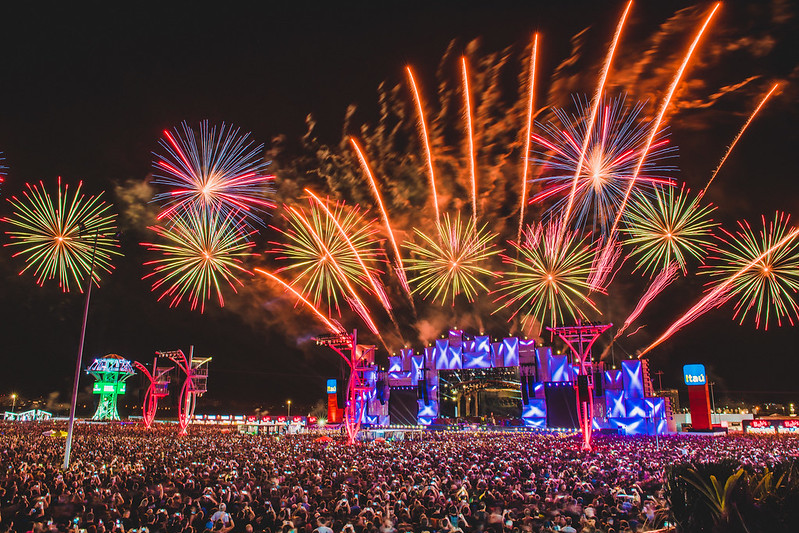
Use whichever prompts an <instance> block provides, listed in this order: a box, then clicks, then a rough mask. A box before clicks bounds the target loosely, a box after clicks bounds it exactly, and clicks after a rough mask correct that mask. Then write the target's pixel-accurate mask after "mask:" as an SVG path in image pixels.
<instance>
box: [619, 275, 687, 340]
mask: <svg viewBox="0 0 799 533" xmlns="http://www.w3.org/2000/svg"><path fill="white" fill-rule="evenodd" d="M677 272H679V266H678V265H677V263H671V264H670V265H668V266H666V268H664V269H663V270H661V271H660V273H659V274H658V275H657V276H655V279H653V280H652V283H650V284H649V287H648V288H647V289H646V292H645V293H644V295H643V296H642V297H641V299H640V300H639V301H638V304H637V305H636V306H635V309H633V310H632V312H631V313H630V316H628V317H627V318H626V319H625V320H624V324H623V325H622V327H620V328H619V331H618V332H616V336H614V337H613V340H616V339H618V338H619V336H621V334H622V333H624V331H625V330H626V329H627V328H629V327H630V324H632V323H633V322H635V321H636V320H637V319H638V317H639V316H641V313H643V312H644V309H646V306H647V305H649V304H650V302H652V300H654V299H655V297H656V296H657V295H658V294H660V293H661V292H663V289H665V288H666V287H668V286H669V285H671V283H672V282H673V281H674V280H676V279H677Z"/></svg>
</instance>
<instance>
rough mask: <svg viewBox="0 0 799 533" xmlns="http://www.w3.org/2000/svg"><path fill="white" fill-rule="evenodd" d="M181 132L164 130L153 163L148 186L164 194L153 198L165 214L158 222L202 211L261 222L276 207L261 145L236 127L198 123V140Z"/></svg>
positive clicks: (190, 132) (184, 129)
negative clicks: (162, 189) (161, 189)
mask: <svg viewBox="0 0 799 533" xmlns="http://www.w3.org/2000/svg"><path fill="white" fill-rule="evenodd" d="M181 129H182V136H181V132H180V131H178V130H177V129H175V130H174V131H172V132H170V131H167V130H165V131H164V138H163V139H161V141H160V143H159V144H160V145H161V148H162V149H163V150H164V152H163V153H162V154H157V153H156V154H153V155H154V156H155V157H156V161H155V162H154V163H153V166H154V167H155V172H154V179H153V183H155V184H158V185H164V186H165V187H167V189H168V190H167V191H165V192H162V193H159V194H157V195H156V196H155V198H154V201H156V202H159V203H160V204H161V205H162V206H163V207H165V209H164V211H162V212H161V214H160V215H159V217H158V218H159V219H162V218H165V217H171V216H172V215H173V214H175V213H179V212H180V211H185V210H190V209H192V208H203V209H212V210H218V211H221V212H222V213H224V214H228V215H230V214H233V213H237V212H243V213H246V214H247V219H252V220H254V221H256V222H258V223H259V224H262V223H263V220H262V219H261V218H260V216H259V213H263V212H265V211H267V210H269V209H272V208H274V207H275V204H274V203H273V202H272V201H271V200H269V189H270V185H271V183H272V180H273V179H274V177H273V176H270V175H267V174H266V163H265V161H264V159H263V145H258V146H255V145H254V143H253V142H252V141H250V140H249V135H250V134H249V133H245V134H240V133H239V131H240V130H239V129H237V128H232V127H228V126H225V125H224V124H222V126H220V127H219V129H217V127H216V126H213V127H211V126H209V124H208V121H207V120H206V121H203V122H201V123H200V132H199V137H197V136H196V135H195V133H194V131H193V130H192V129H191V128H190V127H189V126H188V124H187V123H185V122H184V123H183V124H182V128H181Z"/></svg>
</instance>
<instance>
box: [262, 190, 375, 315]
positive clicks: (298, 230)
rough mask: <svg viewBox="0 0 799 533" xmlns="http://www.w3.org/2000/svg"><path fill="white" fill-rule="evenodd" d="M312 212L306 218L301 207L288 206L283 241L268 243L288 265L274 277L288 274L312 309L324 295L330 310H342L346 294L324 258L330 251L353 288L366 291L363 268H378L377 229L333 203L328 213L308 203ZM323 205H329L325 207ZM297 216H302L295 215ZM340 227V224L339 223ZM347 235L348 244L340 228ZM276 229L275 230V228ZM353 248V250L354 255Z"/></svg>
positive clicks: (356, 210) (355, 211) (334, 271)
mask: <svg viewBox="0 0 799 533" xmlns="http://www.w3.org/2000/svg"><path fill="white" fill-rule="evenodd" d="M309 202H310V205H309V207H310V209H309V211H308V213H307V215H305V214H302V213H303V212H302V211H301V210H300V208H299V207H294V208H289V207H286V208H285V210H286V213H287V214H286V215H285V218H286V222H287V224H288V226H287V228H286V229H285V230H284V231H281V230H277V231H281V233H282V234H283V236H284V237H285V242H284V243H278V242H272V243H270V244H273V245H274V246H275V247H274V248H273V249H271V250H270V251H269V253H272V254H276V256H277V259H278V260H281V261H288V262H289V263H288V264H287V265H286V266H283V267H281V268H279V269H278V270H277V271H276V273H278V274H280V273H283V272H289V271H290V272H291V273H292V276H293V279H292V280H291V283H292V285H297V284H298V283H299V284H302V285H303V288H302V290H303V292H304V293H305V294H309V295H312V298H313V301H314V305H315V306H317V307H318V306H319V305H320V303H321V301H322V298H323V296H324V297H325V300H326V303H327V306H328V308H329V309H331V310H332V309H334V308H335V309H336V310H338V311H339V313H340V312H341V311H340V308H339V300H338V294H339V292H341V293H346V290H347V289H346V288H345V287H344V286H343V284H342V282H341V280H340V279H339V276H338V271H337V270H336V268H335V266H334V264H333V262H332V261H331V260H330V259H331V258H330V257H328V252H329V254H330V256H332V258H333V259H335V262H336V264H337V265H338V266H339V267H340V269H341V271H342V272H343V273H344V274H345V275H346V276H347V279H349V280H350V282H352V283H354V284H355V285H357V286H360V287H363V288H365V289H367V290H368V289H369V284H368V283H366V282H365V281H364V279H363V277H362V276H361V273H362V270H361V269H362V267H361V264H362V263H363V264H366V263H368V265H369V266H368V267H363V268H367V270H368V271H372V270H375V269H376V268H377V266H376V263H378V261H379V251H378V243H377V241H376V238H375V237H376V235H377V228H376V227H375V226H374V223H373V222H372V221H371V220H368V219H367V218H366V217H365V215H364V214H362V213H361V212H360V210H359V209H357V208H350V209H347V206H346V205H345V204H344V203H343V202H342V203H336V204H335V207H334V208H333V210H332V212H331V215H332V217H331V216H330V215H328V214H327V211H329V209H327V210H324V209H320V208H318V207H317V205H318V204H316V203H315V202H314V201H313V200H312V199H310V200H309ZM325 207H327V206H325ZM298 213H301V214H302V216H303V217H304V218H300V216H298V215H297V214H298ZM307 223H310V226H312V227H313V228H314V231H315V233H316V235H318V236H319V238H320V239H321V240H322V242H323V243H324V246H320V245H319V243H318V241H317V239H316V237H315V236H314V235H313V234H311V233H310V232H309V231H308V230H307V227H308V225H307ZM337 223H338V224H337ZM338 226H341V229H342V231H343V232H344V233H345V234H346V235H347V236H348V237H347V240H348V241H349V242H347V240H344V239H342V238H341V233H340V230H339V227H338ZM275 229H277V228H275ZM352 248H355V249H356V252H355V253H354V254H353V253H352Z"/></svg>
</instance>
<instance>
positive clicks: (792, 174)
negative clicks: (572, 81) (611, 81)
mask: <svg viewBox="0 0 799 533" xmlns="http://www.w3.org/2000/svg"><path fill="white" fill-rule="evenodd" d="M16 4H17V5H13V6H11V5H8V4H7V3H6V4H4V5H3V7H2V8H0V50H2V55H0V74H1V75H2V83H1V84H0V151H2V152H3V154H4V157H5V165H6V166H8V167H9V170H8V173H7V176H6V180H5V183H4V184H3V186H2V190H0V196H2V203H0V216H7V215H8V214H9V207H10V206H9V204H8V202H6V201H5V198H7V197H10V196H11V195H13V194H18V193H19V192H20V191H22V190H23V188H24V184H25V183H26V182H38V181H39V180H44V182H45V184H46V185H47V186H48V189H50V190H53V189H54V185H55V180H56V177H57V176H62V177H63V179H64V180H66V181H69V182H75V181H78V180H81V179H82V180H84V183H85V185H84V186H85V188H86V190H87V191H88V192H92V193H99V192H100V191H107V192H106V195H107V199H108V200H111V201H114V200H116V198H115V197H114V194H113V190H114V187H115V185H119V184H124V183H126V182H130V180H133V181H142V180H145V179H146V178H147V176H148V174H149V173H150V171H151V163H152V155H151V152H152V151H153V150H156V149H157V142H158V139H159V137H160V135H161V132H162V131H163V130H164V129H167V128H172V127H175V126H176V125H178V124H179V123H180V122H181V121H184V120H185V121H188V122H189V123H190V124H197V123H198V122H199V121H200V120H203V119H209V120H210V121H211V122H214V123H218V122H222V121H225V122H227V123H233V124H235V125H237V126H239V127H241V128H242V129H243V130H246V131H251V132H252V133H253V138H254V139H256V140H257V141H258V142H263V143H265V144H266V145H267V147H268V146H269V143H270V140H271V139H272V138H273V137H274V136H276V135H278V134H285V135H286V136H287V138H288V139H294V140H296V139H297V138H298V137H299V136H300V135H302V133H303V132H304V131H305V123H304V121H305V117H306V115H307V114H309V113H312V114H313V116H314V117H315V119H316V120H317V123H318V131H317V133H318V135H319V136H320V138H322V139H323V140H324V141H326V142H329V143H336V142H337V141H338V136H339V135H340V131H341V125H342V120H343V117H344V113H345V110H346V107H347V105H349V104H351V103H356V104H358V106H359V109H360V114H359V115H358V118H359V120H361V121H363V122H368V121H369V120H370V119H373V118H374V116H375V113H376V108H377V103H376V88H377V86H378V84H379V83H380V82H381V81H382V80H388V81H389V82H391V83H392V84H397V83H401V82H403V80H404V67H405V65H406V64H412V65H414V66H415V67H416V68H417V69H418V71H419V73H420V76H421V77H422V79H426V80H427V82H428V85H431V84H432V82H431V80H432V79H433V75H434V72H435V68H436V65H437V62H438V60H439V58H440V57H441V55H442V54H443V53H444V51H445V49H446V47H447V45H448V43H449V42H450V41H451V40H453V39H456V40H457V43H458V45H456V46H461V47H463V46H465V44H466V43H467V42H468V41H470V40H472V39H475V38H477V37H482V39H483V41H482V48H483V50H485V51H489V52H490V51H497V50H501V49H503V48H505V47H509V46H510V47H515V48H514V53H515V54H517V55H518V54H519V53H520V52H521V51H522V50H523V48H524V46H525V44H526V43H527V42H528V40H529V38H530V36H531V35H532V33H533V32H534V31H540V32H541V33H542V40H543V46H542V60H541V63H540V67H539V68H540V71H541V72H542V75H541V77H540V78H539V79H540V80H541V83H542V84H543V86H546V85H547V84H548V83H549V82H548V78H549V77H550V76H551V75H552V72H553V69H554V68H555V67H556V66H557V65H558V64H559V63H560V62H561V61H562V60H563V59H565V58H566V57H567V56H568V55H569V53H570V38H571V37H572V36H573V35H575V34H577V33H578V32H580V31H581V30H583V29H585V28H588V29H589V30H588V33H587V41H586V42H587V43H588V44H587V47H586V50H585V52H584V57H583V58H582V61H583V62H584V63H583V64H584V65H585V69H586V70H588V69H593V70H590V71H591V72H596V71H597V69H598V63H599V62H600V61H601V58H602V56H603V54H604V52H605V46H606V44H607V43H608V42H609V40H610V36H611V34H612V31H613V27H614V25H615V21H616V19H617V17H618V15H619V13H620V11H621V10H622V8H623V4H622V3H620V2H535V1H528V2H483V3H464V2H435V3H428V2H418V3H417V2H402V3H383V2H368V3H367V2H364V3H345V2H335V3H324V4H320V5H317V4H316V3H306V2H286V3H276V2H269V3H267V2H258V3H255V2H253V3H245V4H246V7H239V8H238V9H232V8H228V7H227V6H225V7H224V8H223V7H222V4H216V9H203V8H201V7H199V6H197V5H192V4H188V3H187V4H181V5H180V6H174V5H171V4H162V5H158V7H156V8H153V9H145V8H144V7H142V6H141V5H139V4H131V5H130V6H129V7H120V6H119V5H108V4H100V3H98V4H95V5H94V6H93V7H92V8H89V7H85V6H84V7H76V6H75V5H72V4H63V3H62V4H54V5H51V6H47V7H44V6H43V5H41V4H36V5H27V4H26V3H16ZM211 5H213V4H211ZM693 5H695V4H694V3H687V2H645V1H643V0H640V1H639V2H638V3H637V4H636V5H634V7H633V15H632V18H631V21H630V23H629V26H628V28H629V31H628V33H627V34H625V37H624V41H623V47H624V52H623V55H622V60H620V63H623V60H624V59H626V60H628V63H627V64H629V61H631V60H632V59H634V58H633V56H635V55H636V54H643V53H644V51H645V47H646V44H645V43H647V42H649V41H647V39H648V38H650V37H651V36H652V35H653V34H654V33H655V32H657V31H658V30H659V28H660V27H661V25H662V24H664V23H665V22H666V21H667V20H668V19H669V17H671V16H672V15H674V14H675V13H677V12H678V11H679V10H680V9H681V8H684V7H688V6H693ZM320 6H321V7H320ZM392 6H393V7H392ZM707 7H709V4H699V8H698V10H697V11H695V12H691V13H694V15H695V14H697V13H698V14H700V15H701V13H703V12H704V11H705V10H706V8H707ZM687 20H688V24H689V26H688V27H694V26H695V25H696V22H697V21H698V18H697V17H696V16H694V17H693V18H690V17H689V18H687ZM798 20H799V9H798V8H797V7H796V6H795V5H793V4H791V3H790V2H780V1H777V0H772V1H770V2H759V1H757V2H756V1H752V2H730V3H725V4H724V5H723V6H722V10H721V12H720V14H719V16H718V19H717V20H716V21H714V24H713V27H712V28H711V32H710V34H709V36H708V38H707V41H706V42H703V45H702V46H703V47H705V55H704V56H702V57H703V60H702V65H701V69H699V70H697V71H691V72H689V76H688V80H689V84H691V86H692V88H693V91H692V92H691V95H694V94H698V95H701V96H702V97H703V98H704V99H705V101H710V100H711V99H712V98H711V96H712V95H713V94H715V93H718V92H724V91H721V88H723V87H730V86H732V85H734V84H735V83H737V82H740V81H742V80H746V79H747V78H749V77H752V76H757V78H756V79H754V80H753V81H751V82H750V83H748V84H746V85H744V86H742V87H741V88H740V89H736V90H730V91H729V93H728V94H725V95H723V96H721V97H719V98H717V99H715V101H713V102H711V103H710V104H709V105H707V106H701V105H697V106H690V105H686V106H685V107H682V108H681V109H680V110H678V111H677V112H676V113H675V114H674V115H672V117H671V118H670V119H669V126H670V129H671V130H670V131H671V135H672V140H673V142H674V144H676V145H677V146H678V147H679V151H680V152H679V153H680V156H679V160H678V161H677V165H678V166H679V167H680V169H681V171H680V172H681V173H680V175H679V178H680V179H681V180H683V181H685V182H686V183H688V184H689V186H691V187H692V188H694V189H698V188H701V187H702V185H703V184H704V182H705V181H706V179H707V177H709V174H710V172H711V171H712V169H713V168H714V167H715V166H716V164H717V162H718V160H719V159H720V157H721V155H722V154H723V152H724V149H725V147H726V146H727V145H728V144H729V142H730V141H731V140H732V138H733V137H734V135H735V133H736V132H737V130H738V128H739V127H740V125H741V124H742V123H743V122H744V120H745V118H746V116H747V114H748V113H749V112H750V111H751V109H752V108H753V107H754V105H755V103H756V101H757V98H758V97H759V96H760V95H761V94H762V93H763V92H764V89H767V88H768V87H769V86H770V84H771V83H772V82H774V81H782V82H784V84H785V85H784V88H783V90H782V92H781V94H779V95H777V96H775V97H774V100H773V101H772V102H770V103H769V106H768V108H767V109H765V110H764V112H763V114H762V115H761V116H760V117H759V118H758V119H757V121H756V122H755V123H754V124H753V125H752V126H751V128H750V129H749V130H748V132H747V133H746V135H745V137H744V138H743V139H742V141H741V143H740V145H739V146H738V147H737V148H736V151H735V152H734V154H733V156H732V157H731V158H730V160H729V161H728V162H727V164H726V167H725V168H724V170H723V171H722V173H721V174H719V177H718V178H717V182H716V184H715V185H714V188H713V189H711V191H710V193H709V198H710V200H711V201H713V202H714V203H716V204H718V205H720V206H722V209H720V212H719V214H718V218H719V219H721V220H722V221H723V222H725V224H726V226H727V227H730V223H731V222H734V221H735V220H737V219H739V218H749V219H750V220H756V218H757V217H759V216H760V214H763V213H765V214H766V215H771V214H773V213H774V211H775V210H784V211H786V212H788V213H791V214H793V215H794V216H799V179H798V178H797V169H796V147H797V146H799V136H798V135H797V133H796V124H797V123H799V112H797V107H796V96H797V91H796V87H795V85H796V84H797V81H799V80H797V77H799V67H797V65H799V37H798V36H799V23H798V22H797V21H798ZM685 42H686V41H685V39H684V38H683V39H682V40H677V41H675V43H676V44H675V46H677V47H678V49H679V50H682V49H683V48H684V43H685ZM666 67H670V66H669V65H666ZM669 72H670V70H669ZM626 74H628V73H627V72H617V73H615V74H612V77H613V76H614V75H616V76H617V79H620V78H622V77H624V76H625V75H626ZM585 79H586V80H587V81H588V82H590V81H591V80H593V79H594V78H593V77H591V76H586V77H585ZM695 80H703V83H699V84H697V82H696V81H695ZM581 90H582V92H583V94H585V93H588V92H590V91H591V90H592V86H591V85H590V83H587V84H585V86H584V87H581ZM631 92H635V91H631ZM684 101H686V102H687V101H688V98H685V99H684ZM117 209H118V208H117ZM5 229H6V228H4V231H5ZM122 229H123V233H122V236H121V240H122V251H123V252H124V253H125V254H126V257H125V258H122V259H118V260H116V261H115V264H116V270H115V272H114V273H113V274H112V275H111V276H110V277H107V278H106V280H105V282H104V284H103V286H102V287H101V288H100V289H99V290H97V291H96V292H95V293H94V294H93V300H92V306H91V312H90V321H89V327H88V333H87V339H86V349H85V356H84V357H85V359H86V360H87V361H89V360H91V359H92V358H94V357H98V356H102V355H104V354H107V353H118V354H120V355H122V356H124V357H126V358H129V359H136V360H140V361H146V362H149V361H152V357H153V354H154V352H155V351H156V350H171V349H177V348H181V349H183V350H184V351H187V350H188V347H189V345H191V344H193V345H195V346H196V353H197V354H198V355H201V356H206V355H207V356H213V358H214V360H213V362H212V363H211V367H210V368H211V370H210V374H211V375H210V379H209V393H208V395H207V396H206V397H205V398H204V399H203V400H201V401H200V407H199V408H198V412H203V411H204V406H205V409H206V410H208V411H212V412H248V411H250V410H252V409H253V408H255V407H260V408H266V409H271V410H273V411H274V412H276V410H277V409H279V407H278V406H280V405H281V404H282V403H283V402H285V400H286V399H287V398H291V399H292V401H293V403H294V405H297V406H299V408H300V409H306V410H307V408H308V407H310V405H311V404H313V403H314V402H315V401H316V400H318V399H319V398H320V397H321V396H322V394H323V388H322V386H323V380H324V379H326V378H327V377H329V376H331V375H335V374H336V373H338V372H339V365H338V361H336V359H335V357H334V355H333V354H332V353H331V352H328V351H325V350H324V349H319V348H315V347H312V346H309V345H308V343H307V342H305V343H303V342H299V343H298V341H297V339H295V338H292V337H287V336H285V335H284V333H283V332H284V331H285V330H286V329H285V328H281V327H280V326H279V325H277V324H276V323H275V322H274V321H272V322H269V321H267V320H263V321H259V320H252V317H250V316H244V315H242V314H239V313H236V312H234V311H232V310H229V309H227V308H226V309H222V310H220V309H217V308H216V307H215V306H214V305H210V306H209V307H210V309H209V310H207V311H206V312H205V314H203V315H201V314H200V313H199V312H196V311H195V312H192V311H189V310H188V308H187V306H185V305H184V306H182V307H180V308H178V309H169V308H168V306H167V304H166V303H164V302H157V298H156V295H154V294H152V293H151V292H150V284H149V283H148V281H146V280H145V281H143V280H141V277H142V276H143V275H144V274H145V273H146V271H145V269H144V267H142V264H141V263H142V258H143V257H144V254H143V251H142V250H141V247H140V246H139V244H138V242H139V241H140V240H142V235H143V233H142V232H141V230H140V229H131V228H124V227H123V228H122ZM0 240H2V242H3V243H6V242H8V238H7V237H6V236H5V235H2V236H1V237H0ZM267 240H268V235H267V236H265V238H264V239H263V242H266V241H267ZM259 242H260V241H259ZM260 251H263V246H261V250H260ZM20 268H21V264H20V262H19V261H17V260H16V259H13V258H11V251H10V250H9V249H8V248H2V249H0V280H1V281H0V283H2V285H0V299H2V305H1V306H0V339H2V341H1V342H0V358H2V365H3V372H2V379H0V394H2V395H7V394H10V393H11V392H16V393H18V394H20V395H21V397H23V398H27V399H33V398H48V397H49V398H51V399H54V398H57V399H58V400H57V401H59V402H63V401H65V400H66V398H67V391H68V390H70V388H71V383H72V369H73V368H74V361H75V355H76V350H77V343H78V336H79V326H80V319H81V313H82V304H83V297H82V295H80V294H67V295H65V294H63V293H61V292H60V290H59V289H58V287H57V284H56V283H53V282H51V283H48V284H46V285H45V286H44V287H39V286H37V285H36V284H35V283H34V280H33V278H32V277H31V276H30V275H24V276H22V277H19V276H17V272H18V271H19V270H20ZM702 281H703V280H699V281H691V282H687V283H686V284H684V285H682V286H681V287H680V288H678V290H676V291H672V292H670V293H667V294H666V295H664V297H663V299H662V301H660V303H656V304H655V305H657V306H658V307H657V309H658V311H659V310H660V309H662V315H660V316H655V317H653V318H651V319H650V320H649V321H648V322H647V324H648V325H647V328H645V331H644V333H643V334H642V335H643V336H642V337H641V340H640V341H637V340H635V337H633V338H632V339H629V340H626V341H624V342H622V347H623V348H625V349H627V350H628V351H630V352H634V351H635V349H638V348H640V347H643V346H644V345H645V344H646V343H647V339H649V340H651V339H652V338H654V336H655V335H656V334H659V332H661V331H662V330H663V329H664V328H665V326H667V325H668V323H669V319H670V318H673V317H674V316H676V314H677V313H678V311H679V310H681V309H685V308H687V307H688V306H689V305H690V304H691V303H692V302H694V301H695V300H696V299H697V296H698V295H699V294H700V290H701V282H702ZM231 298H233V296H231ZM656 314H657V313H656ZM731 316H732V310H731V307H730V306H729V305H728V306H726V307H725V308H723V309H721V310H716V311H714V312H711V313H709V314H708V315H706V316H704V317H702V318H701V319H700V320H698V321H697V322H695V323H694V324H691V325H690V326H688V327H687V328H686V329H685V330H684V331H682V332H679V333H677V334H676V335H675V336H674V337H673V338H672V339H671V340H670V341H668V342H667V343H666V344H664V345H663V346H662V347H660V348H658V349H657V350H656V351H655V352H654V353H653V355H652V364H653V366H654V367H655V368H662V369H663V370H664V372H665V374H664V375H663V385H664V386H678V385H679V384H680V381H681V374H680V369H681V367H682V365H683V364H685V363H688V362H704V363H705V364H706V366H707V367H708V369H709V371H710V373H711V379H714V380H715V381H716V382H717V383H718V387H717V391H718V393H719V394H720V395H721V396H728V397H730V398H739V397H753V398H757V399H779V400H783V399H786V398H788V397H790V398H793V396H795V394H794V395H793V396H791V395H789V394H788V393H789V392H790V391H796V390H797V387H796V384H795V383H796V381H795V380H796V376H797V372H796V371H797V368H798V367H799V365H797V364H796V358H797V355H799V349H798V348H797V341H799V332H798V331H797V329H796V328H792V327H783V328H776V327H775V328H773V329H769V331H767V332H764V331H762V330H760V331H757V330H755V328H754V324H753V322H751V321H749V322H747V323H746V324H744V325H743V326H738V325H737V324H735V323H734V322H733V321H732V319H731ZM622 318H623V317H622ZM304 320H305V321H308V322H309V323H308V326H309V329H308V332H307V335H306V339H307V337H309V336H311V335H312V334H313V333H316V332H319V330H318V329H316V325H315V324H312V323H311V322H310V320H311V319H310V318H307V317H306V316H305V315H300V316H298V317H297V318H296V319H294V322H295V324H294V326H295V327H296V326H297V325H298V324H299V326H302V323H301V322H302V321H304ZM311 326H313V327H311ZM650 328H651V331H650ZM300 329H301V328H300ZM493 333H494V334H496V335H501V334H502V332H501V331H496V330H495V331H493ZM646 335H649V337H646ZM639 343H640V344H639ZM623 353H624V352H623V350H622V349H621V348H620V349H619V350H616V355H617V357H619V356H621V355H623ZM134 379H135V378H134ZM88 382H89V380H88V379H87V380H85V381H84V382H82V384H83V385H82V388H85V386H88ZM132 383H134V384H138V381H137V380H136V381H133V382H132ZM55 393H58V394H59V396H56V394H55ZM134 396H135V395H131V398H132V397H134ZM5 402H6V399H5V397H4V398H3V400H2V402H0V403H5ZM122 411H123V414H124V413H126V412H130V410H128V409H122Z"/></svg>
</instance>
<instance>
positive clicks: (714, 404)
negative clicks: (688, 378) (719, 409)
mask: <svg viewBox="0 0 799 533" xmlns="http://www.w3.org/2000/svg"><path fill="white" fill-rule="evenodd" d="M715 384H716V382H715V381H711V382H710V401H711V402H712V404H713V407H711V409H712V411H711V413H710V425H711V426H712V425H713V419H714V418H716V395H715V394H714V393H713V385H715Z"/></svg>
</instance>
